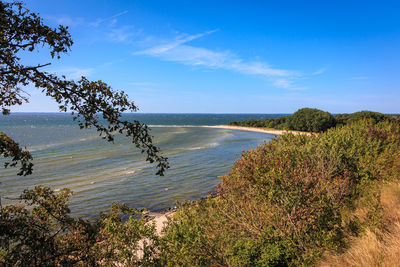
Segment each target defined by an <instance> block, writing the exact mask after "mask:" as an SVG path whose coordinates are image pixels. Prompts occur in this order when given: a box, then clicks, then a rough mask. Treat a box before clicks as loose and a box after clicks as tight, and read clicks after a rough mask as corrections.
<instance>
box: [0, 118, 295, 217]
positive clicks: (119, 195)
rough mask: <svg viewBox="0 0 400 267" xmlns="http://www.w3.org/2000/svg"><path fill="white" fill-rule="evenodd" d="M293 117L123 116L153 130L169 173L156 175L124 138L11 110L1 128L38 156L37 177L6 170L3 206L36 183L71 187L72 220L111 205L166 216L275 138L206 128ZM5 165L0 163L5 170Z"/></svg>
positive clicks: (0, 184) (0, 179) (1, 182)
mask: <svg viewBox="0 0 400 267" xmlns="http://www.w3.org/2000/svg"><path fill="white" fill-rule="evenodd" d="M283 115H287V114H141V113H134V114H124V115H123V118H124V119H125V120H129V121H133V120H139V121H141V122H143V123H146V124H148V125H149V126H150V128H151V134H152V136H153V137H154V143H155V144H156V145H157V146H158V147H160V149H161V151H162V154H163V155H164V156H166V157H168V160H169V163H170V166H171V167H170V168H169V169H168V170H167V171H166V173H165V176H157V175H155V173H156V166H155V165H154V164H149V163H147V162H146V161H145V155H143V154H141V153H140V151H138V149H137V148H136V147H135V146H134V145H133V144H132V143H131V140H130V139H128V138H126V137H123V136H118V137H117V138H116V139H115V141H114V143H108V142H107V141H105V140H104V139H102V138H101V137H100V136H99V133H98V132H96V131H95V130H94V129H79V127H78V125H77V123H76V122H75V121H73V119H72V116H71V115H70V114H65V113H12V114H10V115H8V116H1V117H0V131H2V132H4V133H5V134H7V135H9V136H11V137H13V139H14V140H15V141H17V142H19V144H20V145H21V146H23V147H26V148H27V149H28V150H29V151H30V152H31V154H32V156H33V163H34V169H33V174H32V175H29V176H17V175H16V173H17V169H16V168H6V169H5V168H0V196H1V201H2V205H3V206H4V205H7V204H11V203H14V202H15V200H14V199H15V198H17V197H18V196H19V195H20V194H21V193H22V192H23V190H25V189H32V188H34V187H35V186H36V185H44V186H49V187H51V188H52V189H54V190H55V191H59V190H60V189H62V188H70V189H71V190H72V191H73V195H72V196H71V198H70V201H69V205H70V208H71V211H72V214H73V215H76V216H83V217H87V218H91V217H95V216H97V215H98V214H99V213H100V212H105V211H107V209H108V208H109V206H110V204H111V203H113V202H119V203H124V204H127V205H128V206H131V207H133V208H137V209H144V208H146V209H149V210H152V211H161V210H165V209H168V208H172V207H174V206H175V205H176V204H177V203H179V202H182V201H184V200H194V199H197V198H201V197H205V196H207V194H208V193H210V192H213V191H215V190H216V186H217V185H218V184H219V183H221V180H220V176H222V175H225V174H228V173H229V171H230V170H231V168H232V166H233V163H234V162H235V161H237V160H238V159H239V157H240V155H241V153H242V152H243V151H246V150H248V149H252V148H256V147H257V146H258V145H260V144H261V143H263V142H268V141H269V140H271V139H272V138H274V137H275V136H274V135H271V134H266V133H257V132H247V131H238V130H230V129H217V128H207V127H202V126H207V125H221V124H227V123H229V122H230V121H240V120H247V119H265V118H267V117H269V118H271V117H279V116H283ZM4 162H5V160H4V159H0V164H1V165H0V166H2V165H3V164H4Z"/></svg>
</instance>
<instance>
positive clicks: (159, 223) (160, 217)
mask: <svg viewBox="0 0 400 267" xmlns="http://www.w3.org/2000/svg"><path fill="white" fill-rule="evenodd" d="M166 127H168V126H166ZM187 127H201V128H213V129H228V130H237V131H247V132H258V133H266V134H272V135H275V136H279V135H283V134H287V133H290V134H295V135H296V134H302V135H315V134H316V133H310V132H300V131H291V130H277V129H271V128H256V127H244V126H232V125H201V126H196V125H193V126H187ZM210 193H212V192H210ZM176 210H177V207H171V208H166V209H165V210H160V211H151V210H148V211H147V212H145V214H146V215H147V216H148V222H149V223H150V222H154V223H155V225H156V231H157V233H158V234H159V235H160V234H161V231H162V228H163V226H164V224H165V222H167V220H168V219H167V218H168V217H170V216H173V215H174V214H175V212H176Z"/></svg>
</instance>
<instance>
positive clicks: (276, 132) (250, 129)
mask: <svg viewBox="0 0 400 267" xmlns="http://www.w3.org/2000/svg"><path fill="white" fill-rule="evenodd" d="M203 127H206V128H217V129H230V130H238V131H248V132H259V133H267V134H274V135H282V134H286V133H291V134H305V135H314V133H309V132H299V131H289V130H277V129H269V128H256V127H243V126H231V125H215V126H214V125H213V126H203Z"/></svg>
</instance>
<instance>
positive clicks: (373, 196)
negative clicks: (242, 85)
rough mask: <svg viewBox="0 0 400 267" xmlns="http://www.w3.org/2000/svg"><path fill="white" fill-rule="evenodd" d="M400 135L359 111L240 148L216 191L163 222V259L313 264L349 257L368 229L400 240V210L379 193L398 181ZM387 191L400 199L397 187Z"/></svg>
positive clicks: (172, 262) (386, 123) (185, 262)
mask: <svg viewBox="0 0 400 267" xmlns="http://www.w3.org/2000/svg"><path fill="white" fill-rule="evenodd" d="M399 137H400V127H399V125H398V124H397V123H393V122H390V121H386V120H385V121H381V122H378V123H377V122H375V121H374V120H373V119H363V120H360V121H356V122H354V123H349V124H348V125H344V126H338V127H336V128H332V129H330V130H328V131H326V132H324V133H322V134H320V135H318V136H304V135H291V134H287V135H283V136H281V137H279V138H277V139H274V140H272V141H271V142H269V143H265V144H263V145H261V146H259V147H258V148H256V149H254V150H250V151H247V152H244V153H243V154H242V156H241V158H240V159H239V160H238V161H237V162H236V163H235V164H234V166H233V169H232V171H231V172H230V173H229V174H228V175H226V176H224V177H222V184H221V187H220V190H219V194H218V196H217V197H215V198H208V199H206V200H198V201H195V202H186V203H183V204H182V205H181V206H180V208H179V210H178V212H177V213H176V215H175V216H174V217H173V218H172V219H171V221H170V222H169V224H168V225H167V227H166V234H165V237H164V238H163V243H162V249H161V253H160V255H161V260H162V262H164V264H165V265H170V266H173V265H192V266H203V265H206V266H207V265H209V266H313V265H318V264H319V262H320V260H321V258H324V257H326V258H325V260H326V261H327V262H333V260H332V258H330V259H329V256H328V255H335V256H332V257H333V258H335V257H336V258H335V259H340V258H341V257H346V256H343V255H346V253H347V252H346V251H348V250H347V249H348V248H349V247H350V248H351V249H354V242H357V241H354V240H359V239H358V238H360V239H361V240H362V239H363V238H365V235H366V234H367V235H368V234H369V235H371V233H373V234H374V238H376V240H377V243H378V244H380V246H381V247H382V245H383V244H384V243H385V242H386V241H385V240H382V238H383V237H386V236H391V241H390V242H392V243H393V242H394V243H396V242H399V241H400V240H399V239H396V238H398V229H397V228H396V225H397V224H396V223H398V219H399V218H398V217H396V219H395V220H397V221H396V222H395V223H393V219H391V218H392V216H391V215H390V212H389V211H388V210H387V208H386V207H385V206H384V199H386V198H387V196H386V195H383V194H384V192H385V191H384V190H387V189H388V185H389V183H393V184H395V185H396V184H398V182H399V181H398V177H399V174H400V154H399V153H398V151H399V149H400V138H399ZM384 188H386V189H384ZM395 188H397V187H395ZM391 198H392V199H393V200H394V201H395V203H399V201H400V195H399V192H398V190H397V191H396V193H392V196H391ZM396 208H397V209H398V208H399V207H398V206H396ZM396 214H397V213H396ZM392 231H393V232H392ZM393 239H394V240H393ZM351 244H353V246H352V245H351ZM343 252H344V254H342V253H343ZM376 253H377V254H379V251H377V252H376ZM385 253H387V251H386V252H385ZM349 254H350V253H349ZM338 255H340V256H338ZM381 255H384V254H381ZM328 259H329V260H328ZM384 261H385V259H384V258H383V257H382V258H380V262H381V263H384ZM337 262H340V260H337ZM383 265H384V264H383ZM369 266H374V265H372V264H371V265H369Z"/></svg>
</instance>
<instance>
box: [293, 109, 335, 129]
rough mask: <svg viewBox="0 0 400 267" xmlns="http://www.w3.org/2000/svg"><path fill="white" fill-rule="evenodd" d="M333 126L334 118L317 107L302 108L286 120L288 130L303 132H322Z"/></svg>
mask: <svg viewBox="0 0 400 267" xmlns="http://www.w3.org/2000/svg"><path fill="white" fill-rule="evenodd" d="M333 126H335V119H334V118H333V116H332V115H331V114H330V113H329V112H325V111H322V110H319V109H312V108H302V109H299V110H298V111H296V112H295V113H294V114H293V115H292V116H290V118H289V120H288V128H289V129H290V130H296V131H305V132H323V131H326V130H327V129H329V128H331V127H333Z"/></svg>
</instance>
